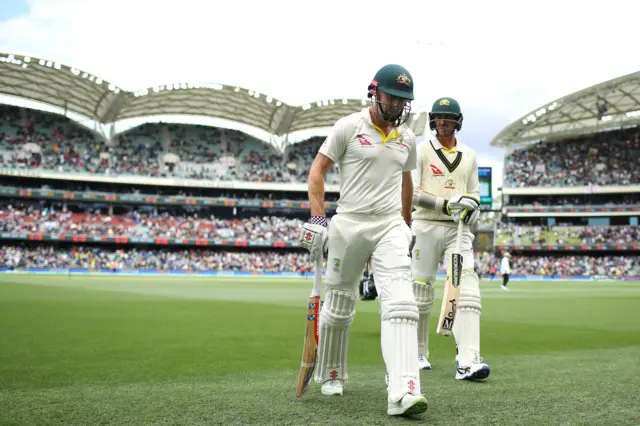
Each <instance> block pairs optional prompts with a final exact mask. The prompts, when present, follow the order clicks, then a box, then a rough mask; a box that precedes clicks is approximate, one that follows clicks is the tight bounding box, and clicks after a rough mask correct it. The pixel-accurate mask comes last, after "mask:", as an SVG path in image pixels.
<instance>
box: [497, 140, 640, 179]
mask: <svg viewBox="0 0 640 426" xmlns="http://www.w3.org/2000/svg"><path fill="white" fill-rule="evenodd" d="M638 169H640V131H639V130H638V128H637V127H636V128H632V129H625V130H618V131H612V132H606V133H599V134H596V135H589V136H587V137H583V138H579V139H573V140H566V141H557V142H549V143H543V142H540V143H537V144H535V145H531V146H528V147H525V148H522V149H516V150H514V151H513V152H511V153H510V154H509V155H508V156H507V157H506V159H505V170H504V176H505V178H504V184H505V186H509V187H527V186H546V187H550V186H582V185H588V184H592V185H597V186H601V185H637V184H640V175H638V173H636V170H638Z"/></svg>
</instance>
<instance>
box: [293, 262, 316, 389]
mask: <svg viewBox="0 0 640 426" xmlns="http://www.w3.org/2000/svg"><path fill="white" fill-rule="evenodd" d="M321 290H322V254H321V255H320V256H318V259H316V265H315V273H314V276H313V288H312V290H311V296H309V305H308V307H307V326H306V328H305V330H304V346H303V347H302V362H301V363H300V372H299V373H298V385H297V387H296V398H300V397H301V396H302V394H303V393H305V391H306V390H307V388H308V387H309V382H311V379H312V377H313V371H314V370H315V368H316V358H317V356H318V332H319V331H320V308H321V306H322V301H321V300H320V292H321Z"/></svg>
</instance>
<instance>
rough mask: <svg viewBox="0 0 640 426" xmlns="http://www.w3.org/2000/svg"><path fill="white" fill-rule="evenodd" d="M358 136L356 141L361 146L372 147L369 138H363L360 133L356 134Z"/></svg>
mask: <svg viewBox="0 0 640 426" xmlns="http://www.w3.org/2000/svg"><path fill="white" fill-rule="evenodd" d="M356 137H357V138H358V142H360V146H361V147H363V146H365V147H373V144H372V143H371V142H369V139H367V138H365V137H364V136H362V135H358V136H356Z"/></svg>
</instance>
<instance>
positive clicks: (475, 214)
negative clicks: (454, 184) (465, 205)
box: [453, 209, 480, 226]
mask: <svg viewBox="0 0 640 426" xmlns="http://www.w3.org/2000/svg"><path fill="white" fill-rule="evenodd" d="M479 218H480V210H479V209H477V210H473V211H471V210H467V209H462V210H460V211H459V212H457V213H456V214H455V215H454V216H453V221H454V222H456V223H458V222H459V221H462V222H463V223H465V224H466V225H469V226H471V225H473V224H474V223H476V222H477V221H478V219H479Z"/></svg>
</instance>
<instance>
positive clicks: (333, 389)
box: [320, 379, 343, 396]
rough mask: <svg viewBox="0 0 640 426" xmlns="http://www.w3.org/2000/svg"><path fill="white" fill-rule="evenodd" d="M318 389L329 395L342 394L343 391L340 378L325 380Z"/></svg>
mask: <svg viewBox="0 0 640 426" xmlns="http://www.w3.org/2000/svg"><path fill="white" fill-rule="evenodd" d="M320 391H321V392H322V394H323V395H329V396H333V395H342V392H343V384H342V380H338V379H331V380H327V381H326V382H324V383H323V384H322V387H321V388H320Z"/></svg>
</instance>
